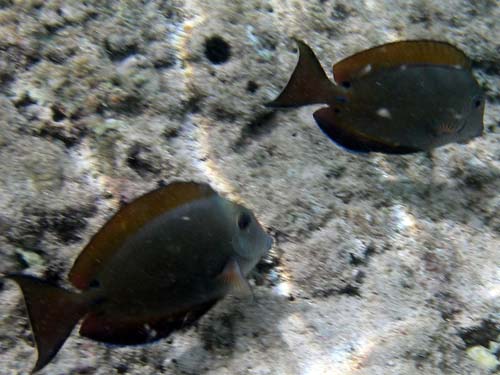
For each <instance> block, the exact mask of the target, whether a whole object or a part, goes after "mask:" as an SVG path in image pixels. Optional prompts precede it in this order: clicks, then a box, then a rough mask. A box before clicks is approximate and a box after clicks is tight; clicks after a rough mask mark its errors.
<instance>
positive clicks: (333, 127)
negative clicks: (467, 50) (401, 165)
mask: <svg viewBox="0 0 500 375" xmlns="http://www.w3.org/2000/svg"><path fill="white" fill-rule="evenodd" d="M297 44H298V48H299V61H298V63H297V66H296V68H295V71H294V72H293V74H292V76H291V78H290V81H289V82H288V84H287V86H286V87H285V89H284V90H283V92H282V93H281V94H280V95H279V96H278V98H276V99H275V100H274V101H272V102H270V103H268V104H267V106H269V107H298V106H304V105H310V104H326V105H328V106H327V107H324V108H321V109H319V110H317V111H316V112H314V114H313V116H314V119H315V120H316V122H317V124H318V125H319V127H320V128H321V129H322V130H323V132H324V133H325V134H326V135H327V136H328V137H330V139H332V140H333V141H334V142H335V143H337V144H339V145H340V146H342V147H344V148H346V149H348V150H350V151H354V152H382V153H387V154H409V153H414V152H418V151H428V150H431V149H433V148H435V147H439V146H442V145H445V144H448V143H451V142H459V143H467V142H468V141H469V140H471V139H472V138H474V137H478V136H480V135H482V132H483V113H484V95H483V92H482V90H481V88H480V87H479V85H478V84H477V82H476V80H475V79H474V77H473V75H472V71H471V62H470V60H469V59H468V58H467V57H466V56H465V54H464V53H463V52H462V51H460V50H459V49H457V48H456V47H454V46H452V45H450V44H448V43H445V42H436V41H429V40H415V41H401V42H395V43H389V44H384V45H381V46H378V47H374V48H371V49H368V50H366V51H363V52H360V53H357V54H355V55H353V56H351V57H348V58H346V59H344V60H342V61H340V62H338V63H336V64H335V65H334V66H333V76H334V79H335V82H336V83H337V84H334V83H333V82H331V81H330V80H329V79H328V78H327V76H326V74H325V72H324V70H323V69H322V67H321V65H320V63H319V61H318V59H317V58H316V56H315V55H314V53H313V51H312V50H311V48H310V47H309V46H307V45H306V44H305V43H304V42H302V41H298V40H297Z"/></svg>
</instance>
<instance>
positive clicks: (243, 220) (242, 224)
mask: <svg viewBox="0 0 500 375" xmlns="http://www.w3.org/2000/svg"><path fill="white" fill-rule="evenodd" d="M251 222H252V217H251V216H250V215H249V214H248V213H247V212H242V213H241V214H240V216H239V217H238V228H240V229H241V230H245V229H247V228H248V226H249V225H250V223H251Z"/></svg>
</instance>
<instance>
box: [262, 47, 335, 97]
mask: <svg viewBox="0 0 500 375" xmlns="http://www.w3.org/2000/svg"><path fill="white" fill-rule="evenodd" d="M296 42H297V46H298V48H299V61H298V62H297V66H296V67H295V70H294V71H293V73H292V76H291V77H290V80H289V81H288V84H287V85H286V87H285V89H284V90H283V91H282V92H281V94H280V95H279V96H278V97H277V98H276V99H275V100H273V101H272V102H269V103H267V104H266V106H267V107H299V106H303V105H309V104H329V103H331V102H332V100H335V97H339V96H342V90H341V88H339V87H337V86H335V85H334V84H333V83H332V82H331V81H330V80H329V79H328V77H327V76H326V74H325V71H324V70H323V68H322V67H321V64H320V63H319V61H318V58H317V57H316V56H315V55H314V52H313V51H312V50H311V48H310V47H309V46H308V45H307V44H305V43H304V42H302V41H300V40H296Z"/></svg>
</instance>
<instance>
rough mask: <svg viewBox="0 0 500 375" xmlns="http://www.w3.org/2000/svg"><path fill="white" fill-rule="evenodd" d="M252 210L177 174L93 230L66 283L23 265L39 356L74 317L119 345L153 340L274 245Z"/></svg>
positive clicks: (46, 357) (184, 322)
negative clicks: (50, 280)
mask: <svg viewBox="0 0 500 375" xmlns="http://www.w3.org/2000/svg"><path fill="white" fill-rule="evenodd" d="M271 246H272V238H271V236H269V235H268V234H266V233H265V232H264V230H263V229H262V227H261V226H260V224H259V223H258V221H257V220H256V218H255V217H254V215H253V214H252V212H251V211H250V210H248V209H246V208H245V207H243V206H241V205H238V204H236V203H233V202H231V201H229V200H227V199H224V198H223V197H221V196H220V195H218V194H217V193H216V192H215V191H214V190H212V188H211V187H210V186H208V185H206V184H200V183H195V182H174V183H171V184H169V185H167V186H165V187H162V188H159V189H157V190H154V191H152V192H150V193H147V194H145V195H143V196H142V197H139V198H138V199H136V200H134V201H133V202H131V203H130V204H128V205H127V206H125V207H123V208H122V209H120V210H119V211H118V212H117V213H116V214H115V215H114V216H113V217H112V218H111V219H110V220H109V221H108V222H107V223H106V224H105V225H104V226H103V227H102V228H101V229H100V230H99V231H98V232H97V234H95V235H94V237H93V238H92V239H91V241H90V242H89V244H88V245H87V246H86V247H85V249H84V250H83V251H82V252H81V253H80V255H79V256H78V258H77V259H76V261H75V264H74V265H73V268H72V269H71V271H70V273H69V276H68V278H69V281H70V282H71V284H72V285H73V286H74V287H75V288H77V289H79V290H80V292H74V291H70V290H67V289H64V288H61V287H59V286H55V285H51V284H49V283H48V282H46V281H44V280H41V279H39V278H36V277H33V276H29V275H25V274H10V275H7V276H6V277H7V278H10V279H12V280H14V281H16V282H17V283H18V284H19V286H20V287H21V289H22V291H23V294H24V299H25V303H26V307H27V310H28V315H29V320H30V324H31V329H32V331H33V336H34V339H35V343H36V347H37V351H38V360H37V362H36V364H35V367H34V368H33V372H35V371H38V370H40V369H42V368H43V367H44V366H45V365H47V364H48V363H49V362H50V361H51V359H52V358H53V357H54V356H55V355H56V354H57V352H58V351H59V349H60V348H61V346H62V345H63V343H64V341H65V340H66V338H67V337H68V336H69V334H70V333H71V331H72V330H73V328H74V327H75V325H76V324H77V323H78V322H79V321H80V320H82V319H83V321H82V324H81V327H80V334H81V335H82V336H85V337H88V338H90V339H93V340H96V341H101V342H105V343H111V344H118V345H132V344H143V343H148V342H152V341H155V340H158V339H161V338H164V337H166V336H168V335H169V334H170V333H171V332H173V331H174V330H177V329H180V328H183V327H186V326H188V325H189V324H191V323H193V322H194V321H196V320H197V319H199V318H200V317H201V316H202V315H203V314H204V313H206V312H207V311H208V310H209V309H210V308H211V307H212V306H213V305H214V304H215V303H216V302H217V301H219V300H220V299H221V298H223V297H224V296H225V295H226V294H227V293H228V292H230V291H231V290H233V289H237V290H240V291H245V292H249V285H248V283H247V281H246V279H245V276H247V275H248V273H249V272H250V271H251V270H252V269H253V268H254V266H255V265H256V264H257V262H258V261H259V259H260V258H261V257H262V256H263V255H264V254H265V253H266V252H267V251H268V250H269V249H270V248H271Z"/></svg>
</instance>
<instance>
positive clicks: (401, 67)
mask: <svg viewBox="0 0 500 375" xmlns="http://www.w3.org/2000/svg"><path fill="white" fill-rule="evenodd" d="M407 68H408V66H407V65H406V64H403V65H401V66H400V68H399V70H406V69H407Z"/></svg>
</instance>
